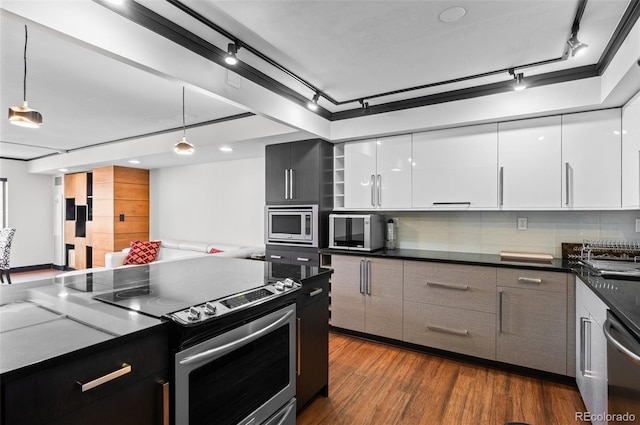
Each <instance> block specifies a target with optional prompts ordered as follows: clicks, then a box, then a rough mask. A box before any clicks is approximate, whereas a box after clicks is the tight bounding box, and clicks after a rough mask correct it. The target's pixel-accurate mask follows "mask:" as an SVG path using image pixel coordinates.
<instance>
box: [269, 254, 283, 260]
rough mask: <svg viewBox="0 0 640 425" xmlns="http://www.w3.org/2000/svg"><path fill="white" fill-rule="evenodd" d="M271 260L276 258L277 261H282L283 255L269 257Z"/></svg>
mask: <svg viewBox="0 0 640 425" xmlns="http://www.w3.org/2000/svg"><path fill="white" fill-rule="evenodd" d="M269 258H274V259H276V260H280V259H282V255H273V254H270V255H269Z"/></svg>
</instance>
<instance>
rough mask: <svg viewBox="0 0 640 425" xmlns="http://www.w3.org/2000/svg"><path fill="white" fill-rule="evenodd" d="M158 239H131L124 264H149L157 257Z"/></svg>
mask: <svg viewBox="0 0 640 425" xmlns="http://www.w3.org/2000/svg"><path fill="white" fill-rule="evenodd" d="M160 243H161V242H160V241H146V242H145V241H132V242H131V245H130V247H131V249H130V250H129V253H128V254H127V258H125V259H124V264H149V263H150V262H152V261H156V258H158V250H159V249H160Z"/></svg>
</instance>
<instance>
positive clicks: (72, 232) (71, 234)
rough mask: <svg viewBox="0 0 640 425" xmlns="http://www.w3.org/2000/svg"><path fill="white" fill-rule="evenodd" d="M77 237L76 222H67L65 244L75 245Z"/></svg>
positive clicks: (65, 223) (65, 224) (65, 225)
mask: <svg viewBox="0 0 640 425" xmlns="http://www.w3.org/2000/svg"><path fill="white" fill-rule="evenodd" d="M75 237H76V222H75V221H69V220H65V222H64V243H66V244H73V240H74V239H75Z"/></svg>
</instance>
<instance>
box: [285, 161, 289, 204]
mask: <svg viewBox="0 0 640 425" xmlns="http://www.w3.org/2000/svg"><path fill="white" fill-rule="evenodd" d="M284 199H289V170H288V169H286V168H285V169H284Z"/></svg>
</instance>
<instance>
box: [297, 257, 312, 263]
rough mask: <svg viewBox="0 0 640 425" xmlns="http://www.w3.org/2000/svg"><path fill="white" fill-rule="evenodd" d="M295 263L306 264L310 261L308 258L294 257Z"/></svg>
mask: <svg viewBox="0 0 640 425" xmlns="http://www.w3.org/2000/svg"><path fill="white" fill-rule="evenodd" d="M296 261H302V262H304V263H307V262H309V261H311V259H310V258H305V257H296Z"/></svg>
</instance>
